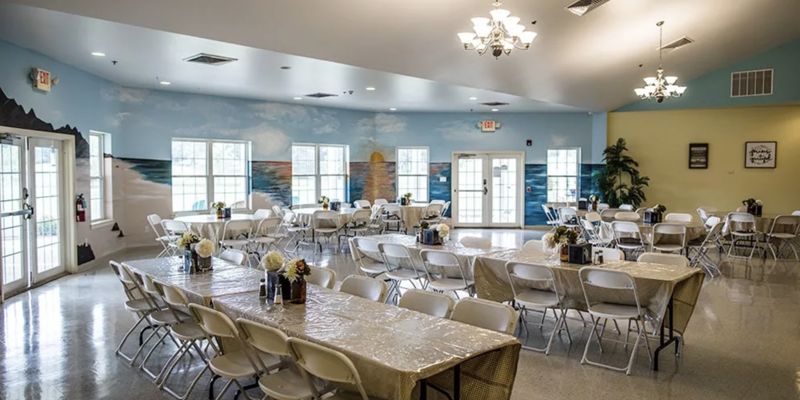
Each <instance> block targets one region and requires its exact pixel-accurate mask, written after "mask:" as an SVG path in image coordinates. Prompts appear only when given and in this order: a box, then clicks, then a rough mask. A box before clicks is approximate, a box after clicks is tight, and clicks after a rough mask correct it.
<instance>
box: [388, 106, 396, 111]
mask: <svg viewBox="0 0 800 400" xmlns="http://www.w3.org/2000/svg"><path fill="white" fill-rule="evenodd" d="M389 111H397V109H396V108H394V107H392V108H390V109H389Z"/></svg>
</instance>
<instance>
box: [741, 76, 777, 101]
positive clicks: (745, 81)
mask: <svg viewBox="0 0 800 400" xmlns="http://www.w3.org/2000/svg"><path fill="white" fill-rule="evenodd" d="M774 76H775V73H774V71H773V70H772V69H760V70H756V71H739V72H734V73H732V74H731V97H748V96H771V95H772V79H773V78H774Z"/></svg>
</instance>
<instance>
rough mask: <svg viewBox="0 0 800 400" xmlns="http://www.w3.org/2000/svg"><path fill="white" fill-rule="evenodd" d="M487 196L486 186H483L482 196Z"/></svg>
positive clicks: (487, 189)
mask: <svg viewBox="0 0 800 400" xmlns="http://www.w3.org/2000/svg"><path fill="white" fill-rule="evenodd" d="M487 194H489V188H487V187H486V186H484V187H483V195H484V196H486V195H487Z"/></svg>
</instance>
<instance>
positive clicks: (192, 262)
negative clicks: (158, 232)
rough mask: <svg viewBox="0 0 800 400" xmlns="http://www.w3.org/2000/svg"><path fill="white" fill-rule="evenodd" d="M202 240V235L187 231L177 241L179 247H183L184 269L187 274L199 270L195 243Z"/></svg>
mask: <svg viewBox="0 0 800 400" xmlns="http://www.w3.org/2000/svg"><path fill="white" fill-rule="evenodd" d="M199 242H200V237H199V236H197V235H195V234H194V233H191V232H186V233H184V234H183V235H181V236H180V237H179V238H178V240H176V241H175V245H176V246H178V248H179V249H183V270H184V271H185V272H186V273H187V274H193V273H195V272H196V271H197V264H198V260H197V258H198V256H197V253H196V252H195V245H196V244H197V243H199Z"/></svg>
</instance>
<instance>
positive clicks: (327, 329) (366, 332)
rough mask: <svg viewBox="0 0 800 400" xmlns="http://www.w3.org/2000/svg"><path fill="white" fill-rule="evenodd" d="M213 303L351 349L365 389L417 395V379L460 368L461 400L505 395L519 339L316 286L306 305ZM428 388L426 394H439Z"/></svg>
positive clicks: (235, 298) (440, 382)
mask: <svg viewBox="0 0 800 400" xmlns="http://www.w3.org/2000/svg"><path fill="white" fill-rule="evenodd" d="M214 306H215V307H216V308H217V309H218V310H220V311H222V312H223V313H225V314H227V315H228V316H230V317H231V318H233V319H237V318H246V319H249V320H253V321H256V322H259V323H262V324H265V325H269V326H273V327H276V328H279V329H281V330H282V331H284V332H285V333H286V334H287V335H289V336H291V337H299V338H302V339H305V340H309V341H312V342H315V343H317V344H320V345H323V346H326V347H328V348H332V349H335V350H337V351H340V352H342V353H344V354H345V355H347V356H348V357H349V358H350V359H351V360H352V361H353V364H354V365H355V367H356V369H357V370H358V373H359V375H360V376H361V380H362V382H363V383H364V386H365V389H366V391H367V392H368V394H370V395H372V396H377V397H380V398H384V399H392V400H405V399H411V398H415V395H416V393H415V392H418V391H414V387H415V386H416V384H417V381H419V380H420V379H426V378H431V379H429V381H431V382H436V383H437V386H439V387H442V388H444V389H447V390H450V389H451V388H452V384H453V383H452V382H453V381H452V368H453V366H455V365H456V364H459V363H463V364H462V367H461V371H462V372H461V398H462V399H476V400H477V399H480V400H485V399H498V400H501V399H508V398H509V397H510V395H511V388H512V386H513V383H514V378H515V376H516V369H517V360H518V357H519V351H520V343H519V341H517V339H516V338H515V337H513V336H510V335H506V334H502V333H498V332H494V331H489V330H485V329H481V328H477V327H473V326H470V325H466V324H462V323H459V322H454V321H450V320H447V319H442V318H436V317H432V316H429V315H426V314H422V313H418V312H415V311H411V310H407V309H403V308H399V307H395V306H390V305H386V304H383V303H379V302H375V301H370V300H366V299H363V298H360V297H356V296H352V295H349V294H346V293H341V292H335V291H331V290H328V289H324V288H321V287H319V286H315V285H309V286H308V296H307V301H306V304H304V305H290V304H287V305H284V306H274V305H270V304H268V303H265V302H263V301H262V300H260V299H259V298H258V296H257V295H254V294H250V293H248V294H237V295H230V296H223V297H219V298H217V299H215V300H214ZM434 393H435V392H434V391H433V390H430V389H429V390H428V395H429V397H428V398H429V399H434V398H437V397H436V396H435V395H434Z"/></svg>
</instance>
